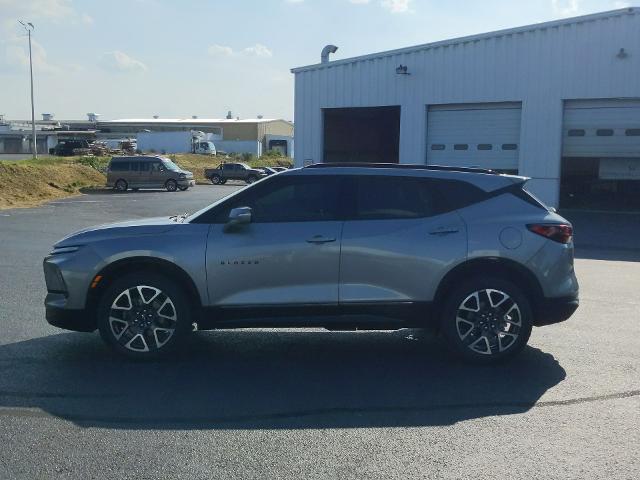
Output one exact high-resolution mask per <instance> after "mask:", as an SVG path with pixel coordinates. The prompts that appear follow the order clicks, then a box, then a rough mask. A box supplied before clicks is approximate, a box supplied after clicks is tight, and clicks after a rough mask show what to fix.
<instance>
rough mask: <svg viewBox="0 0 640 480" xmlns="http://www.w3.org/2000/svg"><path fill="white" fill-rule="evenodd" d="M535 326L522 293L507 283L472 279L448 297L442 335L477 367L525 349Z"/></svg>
mask: <svg viewBox="0 0 640 480" xmlns="http://www.w3.org/2000/svg"><path fill="white" fill-rule="evenodd" d="M532 325H533V313H532V311H531V306H530V303H529V301H528V300H527V298H526V296H525V295H524V294H523V292H522V290H521V289H520V288H519V287H518V286H516V285H515V284H513V283H512V282H509V281H507V280H503V279H500V278H492V277H477V278H472V279H470V280H468V281H466V282H464V283H463V284H462V285H460V286H459V287H457V288H456V289H455V290H454V291H453V292H451V294H450V295H449V296H448V298H447V300H446V302H445V305H444V308H443V316H442V325H441V326H442V333H443V334H444V336H445V338H446V340H447V343H448V344H449V346H450V347H451V348H452V349H453V350H454V351H455V352H456V353H457V354H458V355H460V356H462V357H463V358H465V359H467V360H471V361H473V362H476V363H495V362H498V361H501V360H506V359H508V358H510V357H513V356H514V355H516V354H518V353H519V352H521V351H522V349H524V347H525V345H526V344H527V341H528V340H529V336H530V335H531V328H532Z"/></svg>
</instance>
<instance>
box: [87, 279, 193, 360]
mask: <svg viewBox="0 0 640 480" xmlns="http://www.w3.org/2000/svg"><path fill="white" fill-rule="evenodd" d="M97 313H98V329H99V331H100V335H101V337H102V339H103V340H104V341H105V342H106V343H107V344H108V345H110V346H111V347H112V348H113V349H114V350H115V351H117V352H118V353H120V354H123V355H126V356H128V357H130V358H136V359H145V358H155V357H158V356H160V355H162V354H164V353H165V352H167V351H169V350H170V349H171V348H173V347H174V346H175V345H176V343H178V342H179V340H180V339H181V338H182V337H183V336H184V335H186V334H187V333H188V332H189V331H190V326H191V320H190V318H191V312H190V309H189V302H188V301H187V299H186V296H185V295H184V292H183V290H182V289H181V288H180V287H179V286H178V285H177V284H176V283H175V282H173V281H172V280H169V279H168V278H165V277H163V276H160V275H157V274H153V273H148V274H145V273H136V274H130V275H126V276H124V277H122V278H120V279H118V280H116V281H115V282H114V283H113V284H112V285H110V286H109V287H108V288H107V290H106V291H105V292H104V294H103V295H102V298H101V299H100V303H99V305H98V312H97Z"/></svg>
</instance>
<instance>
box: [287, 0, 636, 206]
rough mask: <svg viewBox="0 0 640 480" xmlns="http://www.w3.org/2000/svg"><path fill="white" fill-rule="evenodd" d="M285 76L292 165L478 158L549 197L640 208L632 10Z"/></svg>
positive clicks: (468, 161) (476, 162) (477, 162)
mask: <svg viewBox="0 0 640 480" xmlns="http://www.w3.org/2000/svg"><path fill="white" fill-rule="evenodd" d="M292 72H293V73H294V74H295V125H296V164H298V165H299V166H301V165H303V164H305V163H311V162H313V163H315V162H322V161H392V162H394V161H399V162H401V163H427V164H447V165H459V166H480V167H486V168H493V169H498V170H502V171H510V172H519V173H520V174H521V175H526V176H530V177H532V178H533V180H532V181H531V182H530V184H529V185H530V187H531V189H532V190H533V191H534V192H535V193H537V194H538V195H539V196H540V197H541V198H543V199H544V200H545V201H547V202H548V203H549V204H551V205H558V204H559V203H564V202H565V198H566V200H567V202H568V203H569V204H570V205H569V206H581V202H582V203H584V202H585V201H587V203H588V199H590V198H596V197H597V198H598V199H600V200H601V201H602V202H605V203H606V202H607V199H608V198H609V199H610V198H612V197H616V198H618V199H624V201H622V202H620V203H622V204H624V205H627V206H628V205H630V204H629V201H628V200H627V199H630V201H631V204H634V202H637V204H638V208H639V209H640V9H639V8H624V9H620V10H615V11H612V12H605V13H598V14H594V15H587V16H582V17H576V18H570V19H565V20H559V21H554V22H548V23H543V24H537V25H531V26H526V27H520V28H513V29H509V30H502V31H498V32H492V33H487V34H482V35H474V36H470V37H464V38H458V39H454V40H446V41H442V42H436V43H430V44H425V45H419V46H415V47H409V48H404V49H400V50H393V51H389V52H383V53H377V54H371V55H364V56H360V57H354V58H348V59H343V60H336V61H328V62H326V63H320V64H317V65H311V66H306V67H300V68H295V69H293V70H292ZM561 182H562V186H563V196H562V199H563V200H562V202H560V185H561ZM612 193H613V194H614V195H611V194H612ZM585 198H586V199H587V200H585ZM600 200H598V201H600ZM598 201H596V202H595V204H596V205H597V204H598ZM585 205H586V204H585ZM565 206H567V205H565ZM591 206H593V205H591Z"/></svg>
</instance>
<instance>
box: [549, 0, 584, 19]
mask: <svg viewBox="0 0 640 480" xmlns="http://www.w3.org/2000/svg"><path fill="white" fill-rule="evenodd" d="M551 7H552V8H553V11H554V13H555V14H556V15H560V16H563V17H567V16H571V15H575V14H577V13H578V11H579V10H580V0H551Z"/></svg>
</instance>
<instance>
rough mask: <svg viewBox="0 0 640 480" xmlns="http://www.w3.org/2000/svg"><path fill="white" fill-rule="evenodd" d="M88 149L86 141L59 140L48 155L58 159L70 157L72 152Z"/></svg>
mask: <svg viewBox="0 0 640 480" xmlns="http://www.w3.org/2000/svg"><path fill="white" fill-rule="evenodd" d="M87 148H89V142H88V141H87V140H60V141H59V142H58V143H57V145H56V146H55V147H53V148H52V149H50V151H49V153H50V154H52V155H56V156H58V157H70V156H72V155H74V150H77V149H87Z"/></svg>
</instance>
